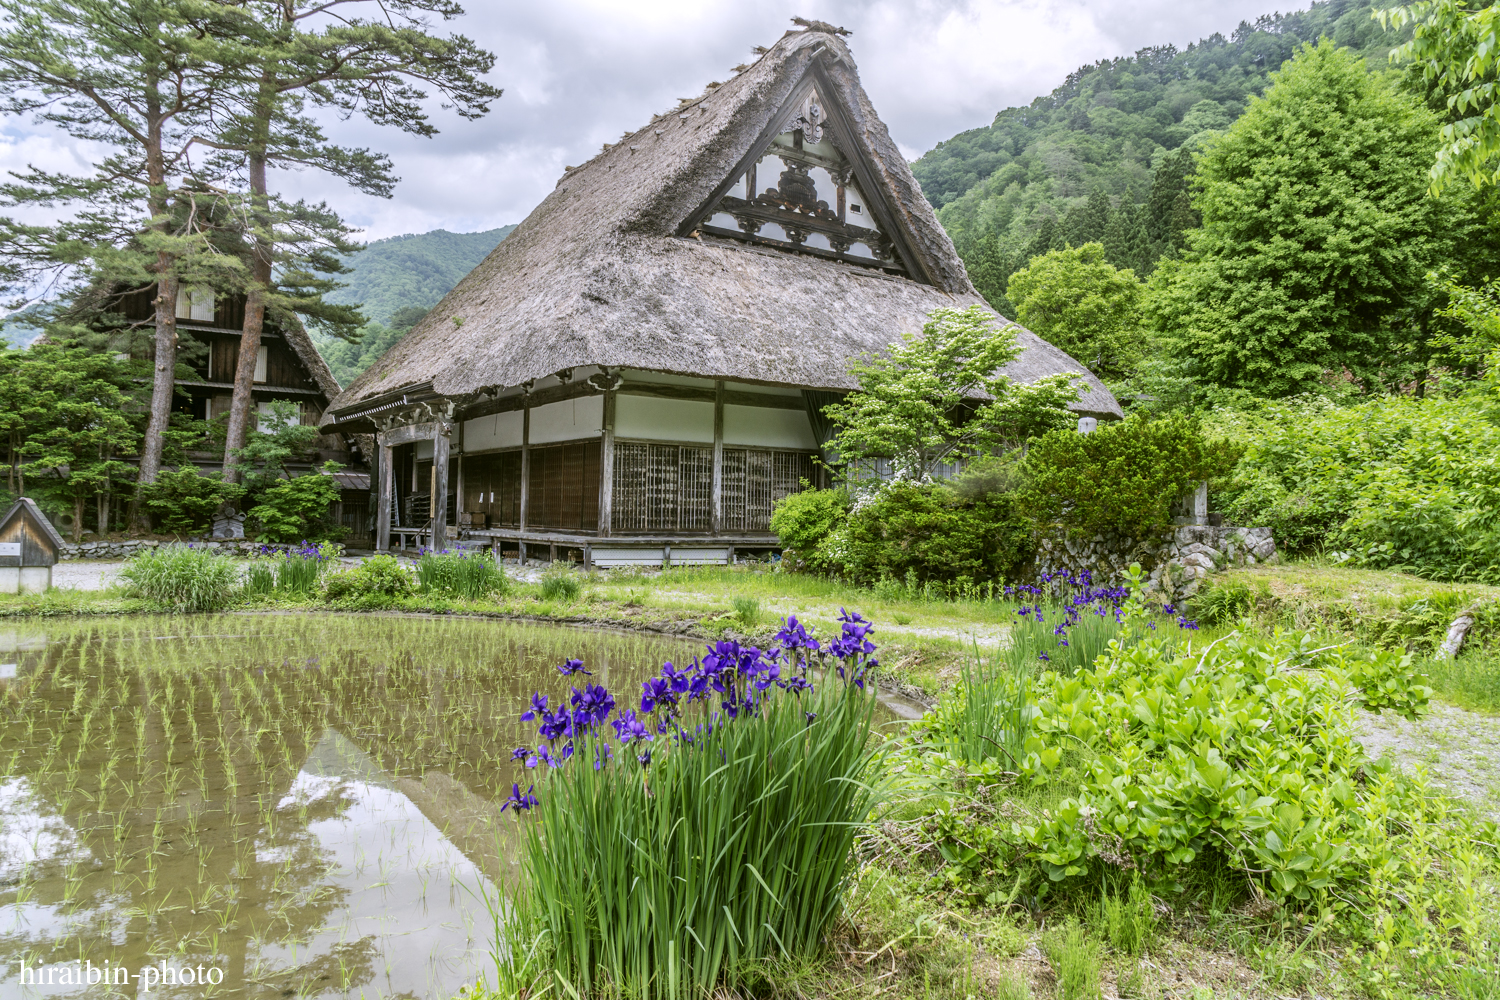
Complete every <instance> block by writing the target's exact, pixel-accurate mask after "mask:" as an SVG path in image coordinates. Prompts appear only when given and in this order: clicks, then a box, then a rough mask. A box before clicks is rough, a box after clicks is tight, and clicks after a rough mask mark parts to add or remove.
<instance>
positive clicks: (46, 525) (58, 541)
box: [0, 497, 66, 551]
mask: <svg viewBox="0 0 1500 1000" xmlns="http://www.w3.org/2000/svg"><path fill="white" fill-rule="evenodd" d="M21 519H29V520H30V521H31V523H32V524H33V525H34V526H35V528H36V530H38V531H40V532H41V533H42V534H43V535H44V536H45V537H46V538H47V539H48V540H49V541H50V542H51V543H52V545H53V547H54V548H55V549H57V550H58V551H61V550H62V547H63V545H65V544H66V543H65V542H64V541H63V537H62V535H59V534H58V533H57V529H56V528H54V527H53V526H52V522H51V521H49V520H47V515H46V514H43V513H42V509H41V508H40V507H38V506H37V505H36V501H35V500H33V499H31V498H30V497H21V498H20V499H18V500H17V501H16V502H15V503H13V504H11V508H10V510H8V511H6V512H5V516H4V517H0V532H3V531H5V529H6V528H8V527H10V526H11V525H12V524H13V523H15V522H16V521H18V520H21Z"/></svg>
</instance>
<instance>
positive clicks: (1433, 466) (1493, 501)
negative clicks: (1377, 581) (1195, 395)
mask: <svg viewBox="0 0 1500 1000" xmlns="http://www.w3.org/2000/svg"><path fill="white" fill-rule="evenodd" d="M1215 422H1216V425H1217V426H1218V428H1219V429H1220V430H1222V431H1225V432H1227V433H1229V434H1230V435H1232V436H1233V437H1234V438H1235V439H1236V440H1239V441H1241V442H1243V443H1244V444H1245V446H1246V448H1245V453H1244V456H1243V458H1241V459H1240V461H1239V464H1238V465H1237V466H1236V467H1235V469H1234V471H1233V474H1232V475H1231V476H1229V477H1228V479H1227V480H1226V481H1225V482H1224V484H1223V490H1222V494H1221V495H1222V504H1223V508H1224V511H1225V513H1226V515H1227V516H1228V517H1229V518H1230V519H1231V520H1232V521H1233V522H1234V523H1236V524H1256V525H1266V526H1269V527H1271V528H1272V529H1274V530H1275V533H1276V542H1277V546H1278V547H1279V548H1280V549H1282V550H1283V551H1286V552H1290V553H1297V552H1309V551H1315V550H1318V549H1321V548H1327V549H1338V550H1342V551H1345V552H1347V553H1349V554H1350V555H1351V556H1352V557H1353V558H1354V560H1355V561H1356V562H1358V563H1359V564H1361V565H1366V566H1372V567H1375V568H1378V569H1396V570H1402V571H1404V572H1410V573H1415V574H1418V575H1420V576H1426V577H1429V578H1432V579H1439V580H1478V581H1484V582H1494V581H1500V471H1497V467H1496V465H1495V463H1494V460H1493V456H1494V455H1495V454H1497V453H1500V426H1497V425H1496V423H1495V422H1493V421H1492V420H1490V419H1488V417H1487V416H1486V414H1485V412H1484V407H1482V406H1481V405H1479V404H1478V401H1477V400H1476V398H1475V395H1474V394H1472V393H1471V394H1469V395H1466V396H1460V397H1457V398H1440V397H1435V398H1428V399H1412V398H1410V397H1403V396H1383V397H1380V398H1377V399H1372V400H1368V401H1366V402H1362V403H1359V404H1358V405H1355V406H1343V407H1339V406H1333V405H1330V404H1328V403H1326V402H1288V403H1283V404H1277V405H1267V406H1265V407H1263V408H1261V409H1259V410H1257V411H1254V412H1249V413H1230V412H1224V413H1219V414H1217V415H1216V416H1215Z"/></svg>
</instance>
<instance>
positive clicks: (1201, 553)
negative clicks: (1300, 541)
mask: <svg viewBox="0 0 1500 1000" xmlns="http://www.w3.org/2000/svg"><path fill="white" fill-rule="evenodd" d="M1275 557H1276V541H1275V539H1274V538H1273V537H1272V535H1271V529H1270V528H1241V527H1231V526H1223V527H1214V526H1209V525H1192V524H1188V525H1180V526H1178V527H1176V528H1174V529H1172V530H1171V531H1170V532H1168V533H1166V534H1164V535H1162V536H1160V537H1158V538H1146V539H1136V538H1131V537H1129V536H1121V535H1114V534H1098V535H1094V536H1093V537H1092V538H1069V537H1067V536H1065V535H1052V536H1048V537H1045V538H1042V539H1039V540H1038V543H1037V553H1036V558H1035V562H1034V565H1033V568H1032V576H1033V582H1040V581H1041V580H1042V579H1044V578H1047V577H1056V576H1062V575H1072V576H1077V575H1078V574H1079V573H1080V572H1083V571H1087V572H1088V573H1089V575H1090V576H1091V577H1092V578H1093V580H1094V582H1095V583H1096V584H1101V585H1102V584H1114V583H1120V582H1123V581H1124V579H1125V573H1126V570H1127V569H1128V568H1129V567H1130V565H1131V563H1138V564H1140V567H1141V569H1142V570H1143V571H1144V572H1145V573H1146V574H1147V578H1148V580H1149V581H1150V587H1149V589H1150V590H1151V591H1152V592H1154V593H1156V594H1157V595H1159V596H1160V599H1161V600H1163V601H1169V602H1175V601H1181V600H1184V599H1186V598H1189V597H1192V596H1193V595H1194V594H1196V593H1197V592H1198V589H1199V588H1200V587H1201V586H1202V583H1203V581H1204V580H1205V579H1206V578H1207V577H1208V575H1209V574H1210V573H1213V572H1216V571H1218V570H1223V569H1228V568H1229V567H1230V566H1253V565H1255V564H1256V563H1258V562H1267V561H1270V560H1272V559H1274V558H1275Z"/></svg>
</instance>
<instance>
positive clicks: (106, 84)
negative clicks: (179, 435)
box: [0, 0, 241, 482]
mask: <svg viewBox="0 0 1500 1000" xmlns="http://www.w3.org/2000/svg"><path fill="white" fill-rule="evenodd" d="M227 10H228V8H227V7H225V6H223V5H219V4H209V3H199V2H197V0H0V25H3V28H0V95H3V97H4V101H3V104H0V109H3V111H4V112H5V113H8V114H11V115H17V116H21V115H31V116H33V117H34V118H35V119H36V120H38V121H42V122H46V123H48V124H51V125H54V126H56V127H58V128H59V129H61V130H62V131H64V132H66V133H67V134H69V135H71V136H73V137H75V138H78V139H82V140H84V141H86V142H88V143H90V144H95V145H100V146H103V147H104V150H105V153H104V156H103V157H102V158H101V159H100V161H99V162H97V163H95V164H94V165H93V170H92V172H91V173H90V174H87V175H85V176H69V175H64V174H54V173H48V172H45V171H41V170H37V169H34V168H33V169H31V170H29V171H27V172H26V173H25V174H23V175H21V176H20V177H18V178H17V179H16V181H15V182H13V183H10V184H7V185H5V186H4V188H3V189H0V203H3V204H5V205H18V206H19V205H31V206H43V207H49V208H50V207H57V206H65V207H66V208H68V209H69V211H68V212H66V213H64V214H63V220H62V221H60V222H58V223H56V224H54V225H50V226H49V225H27V224H23V223H19V222H16V221H13V220H11V219H4V220H0V256H3V257H4V258H5V260H6V262H7V264H8V270H9V273H10V274H11V275H12V276H13V277H14V276H23V277H25V278H26V279H28V280H32V281H35V280H38V278H39V277H40V275H41V274H43V273H45V272H48V271H51V272H53V273H54V276H56V274H57V273H58V272H61V274H62V275H63V276H64V280H67V279H70V278H71V279H73V280H77V279H78V278H79V277H80V276H83V277H84V280H89V279H92V280H95V281H99V282H101V283H104V284H124V285H128V286H129V287H132V288H139V287H141V286H143V285H146V284H148V283H150V284H155V286H156V290H157V294H156V297H155V338H154V349H153V355H154V360H155V365H154V372H153V376H152V382H153V393H152V398H151V415H150V419H149V422H148V423H147V427H146V436H145V441H144V443H143V445H142V449H141V458H140V467H139V481H141V482H150V481H152V480H153V479H154V478H155V477H156V474H157V471H158V470H159V469H160V468H161V462H162V450H163V447H164V445H165V435H166V433H167V429H168V427H169V425H170V422H171V411H172V398H173V394H174V392H175V389H176V386H175V383H174V377H175V375H176V353H177V318H176V317H177V312H176V309H177V290H178V287H179V285H180V284H183V283H187V282H191V281H197V280H202V279H203V278H205V277H207V276H209V275H211V274H213V273H214V272H215V270H216V269H219V268H223V267H229V268H230V270H232V264H233V261H225V260H221V259H217V257H218V255H215V254H212V253H209V252H207V248H206V246H205V243H206V230H205V228H204V225H203V222H202V217H201V215H199V214H198V213H196V212H194V211H188V212H186V213H181V212H176V211H174V208H175V206H174V202H175V203H176V204H177V205H180V204H182V203H183V202H184V200H185V201H186V202H187V203H188V204H190V205H191V204H196V202H197V201H198V199H199V198H200V196H203V197H206V194H205V193H204V192H202V191H201V189H200V190H198V191H195V190H193V189H192V188H191V187H190V186H189V185H188V183H187V181H188V179H189V178H190V176H191V174H192V163H191V162H190V159H189V150H190V148H191V146H192V145H193V143H194V141H195V137H196V135H197V133H198V130H199V129H201V128H203V127H204V126H206V125H207V124H209V122H210V121H211V119H212V115H213V112H214V111H215V109H216V108H218V106H219V102H220V101H221V99H222V97H223V94H224V90H225V87H226V84H227V80H228V78H229V77H231V76H232V75H233V72H234V69H233V67H235V65H236V62H237V60H238V59H239V58H240V55H241V50H240V49H239V48H237V47H236V46H235V45H234V44H231V43H230V42H228V41H227V40H226V33H225V32H223V31H222V30H219V31H213V32H205V31H204V30H203V26H204V25H209V26H213V27H216V28H220V29H221V28H222V18H223V17H224V16H226V13H227Z"/></svg>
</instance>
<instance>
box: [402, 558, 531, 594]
mask: <svg viewBox="0 0 1500 1000" xmlns="http://www.w3.org/2000/svg"><path fill="white" fill-rule="evenodd" d="M508 583H509V581H508V580H507V579H506V577H505V571H504V570H502V569H501V568H500V566H499V564H498V563H496V562H495V557H494V556H492V555H490V554H489V553H486V552H475V553H467V552H440V553H438V552H424V553H422V557H421V558H420V559H418V560H417V589H418V590H420V591H421V592H422V593H424V594H437V595H441V596H445V597H462V598H465V599H467V600H471V601H480V600H483V599H485V598H486V597H489V596H491V595H492V594H503V593H505V590H506V587H507V585H508Z"/></svg>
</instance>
